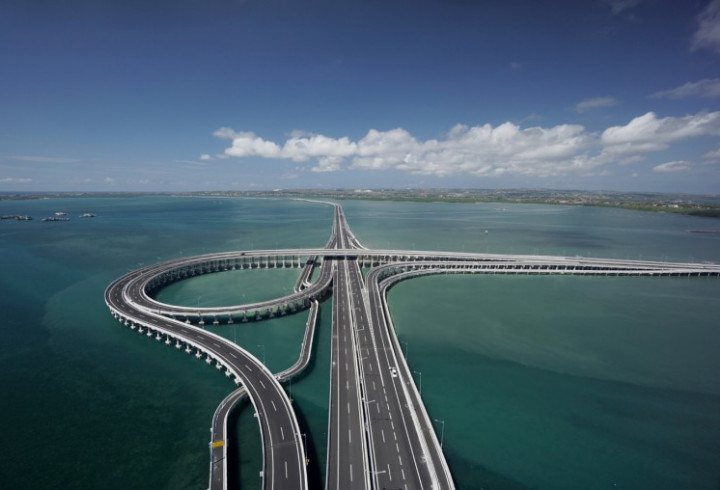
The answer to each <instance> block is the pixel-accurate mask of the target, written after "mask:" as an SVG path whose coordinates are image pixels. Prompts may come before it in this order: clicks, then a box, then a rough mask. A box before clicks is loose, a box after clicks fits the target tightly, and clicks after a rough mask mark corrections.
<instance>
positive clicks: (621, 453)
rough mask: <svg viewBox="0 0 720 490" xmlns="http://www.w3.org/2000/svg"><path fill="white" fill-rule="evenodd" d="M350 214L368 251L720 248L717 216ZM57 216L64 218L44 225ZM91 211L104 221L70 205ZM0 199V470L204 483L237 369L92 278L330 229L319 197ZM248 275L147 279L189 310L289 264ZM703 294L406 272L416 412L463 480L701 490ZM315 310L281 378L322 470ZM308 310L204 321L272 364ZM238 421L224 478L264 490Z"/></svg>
mask: <svg viewBox="0 0 720 490" xmlns="http://www.w3.org/2000/svg"><path fill="white" fill-rule="evenodd" d="M344 208H345V211H346V214H347V217H348V220H349V223H350V225H351V227H352V228H353V230H354V232H355V234H356V235H357V237H358V238H359V239H360V240H361V241H362V242H363V243H364V244H365V245H366V246H370V247H391V248H417V249H442V250H468V251H470V250H473V251H488V252H498V253H502V252H514V253H540V254H566V255H576V254H577V255H584V256H601V257H617V258H632V259H634V258H644V259H663V258H665V257H667V258H668V259H673V260H681V261H685V260H710V261H716V262H720V235H718V234H712V233H694V231H698V230H705V231H708V230H716V229H718V228H720V225H718V224H717V223H718V222H717V221H715V220H707V219H701V218H692V217H686V216H676V215H666V214H653V213H638V212H631V211H621V210H612V209H596V208H574V207H563V206H539V205H538V206H536V205H515V206H513V205H492V204H483V205H459V204H453V205H450V204H428V203H382V202H348V203H344ZM55 211H66V212H68V213H70V215H71V216H73V219H72V221H70V222H66V223H42V222H40V221H39V220H38V218H40V217H42V216H45V215H50V214H52V213H53V212H55ZM83 212H95V213H97V215H98V216H97V218H93V219H79V218H77V217H76V216H77V215H79V214H81V213H83ZM0 214H32V215H35V217H36V221H33V222H28V223H25V222H12V221H3V222H0V270H1V271H2V274H0V293H1V294H0V312H2V322H0V329H1V335H0V345H1V346H2V349H0V384H1V385H2V386H3V388H4V391H5V393H7V394H8V395H7V396H6V397H4V401H3V403H2V404H0V421H2V422H0V424H1V426H2V428H3V432H4V437H3V438H2V442H0V445H1V446H2V447H1V449H0V451H1V452H2V454H3V458H0V481H2V482H3V483H2V486H3V487H4V488H5V487H7V488H78V489H95V488H110V489H112V488H153V489H155V488H167V489H177V488H205V486H206V484H207V463H208V462H207V444H208V427H209V423H210V418H211V416H212V413H213V411H214V409H215V407H216V405H217V403H218V402H219V401H220V400H221V399H222V398H223V397H224V396H225V395H226V394H227V393H228V392H229V391H230V390H232V388H233V386H232V385H231V384H230V383H229V382H228V381H227V380H226V378H225V377H224V376H220V375H218V374H217V371H216V370H215V369H213V368H210V367H207V366H206V365H205V363H200V362H196V361H195V359H194V358H191V357H190V356H187V355H185V354H184V353H179V352H177V351H176V350H175V349H169V348H167V347H166V346H165V345H164V344H162V343H158V342H154V341H150V340H147V338H145V337H140V336H139V335H138V334H137V333H134V332H132V331H130V330H128V329H126V328H123V327H121V326H120V325H119V324H117V323H116V322H115V321H114V320H113V319H112V318H111V317H110V315H109V314H108V312H107V308H106V307H105V305H104V303H103V299H102V292H103V290H104V288H105V287H106V286H107V284H109V283H110V282H111V281H112V280H113V279H115V278H116V277H118V276H119V275H121V274H123V273H124V272H126V271H128V270H131V269H134V268H136V267H138V266H140V265H145V264H148V263H154V262H157V261H159V260H165V259H170V258H174V257H180V256H188V255H195V254H200V253H209V252H215V251H226V250H238V249H272V248H285V247H318V246H323V245H324V244H325V242H326V240H327V238H328V236H329V233H330V228H331V222H332V221H331V217H332V209H331V208H330V207H329V206H324V205H319V204H312V203H306V202H292V201H262V200H237V199H197V198H170V197H159V198H138V199H62V200H57V199H50V200H38V201H22V202H21V201H0ZM486 230H487V232H486ZM243 272H250V271H239V272H238V274H237V275H233V274H234V273H232V274H227V275H225V274H212V275H207V276H202V277H199V278H195V279H193V280H192V281H184V282H183V283H178V284H176V285H174V286H173V287H175V288H176V289H174V290H173V289H167V290H165V291H164V292H163V293H162V294H165V295H167V296H166V299H167V300H171V299H173V300H177V301H183V302H186V303H187V304H197V302H198V300H199V301H200V304H222V302H226V301H227V302H236V301H237V300H238V296H237V295H238V293H239V294H240V299H243V296H242V295H243V294H245V295H246V296H245V299H247V298H248V297H257V298H260V297H267V296H269V295H275V294H276V293H278V292H282V291H289V290H290V289H292V285H293V284H294V281H295V278H296V277H297V276H296V275H294V274H296V273H299V269H290V270H287V269H286V270H283V269H280V270H265V271H252V272H250V274H253V273H255V272H259V273H260V275H258V276H241V274H243ZM275 273H277V274H278V275H273V274H275ZM236 278H237V281H236ZM195 281H200V282H195ZM254 282H256V283H257V284H258V285H259V286H258V287H257V288H255V289H252V288H251V287H250V286H251V285H252V284H253V283H254ZM216 286H217V288H216ZM211 287H212V288H213V291H215V292H214V293H212V294H210V293H207V292H202V293H200V291H201V290H202V291H206V290H207V289H208V288H211ZM251 289H252V291H251ZM218 291H219V292H218ZM252 295H257V296H252ZM198 296H200V298H198ZM718 297H720V281H718V280H717V279H704V278H701V279H689V280H688V279H671V278H648V279H644V278H589V277H588V278H582V277H577V278H572V277H562V278H561V277H523V276H517V277H489V276H486V277H482V276H449V277H432V278H423V279H416V280H413V281H406V282H404V283H401V284H400V285H398V286H396V287H395V288H394V289H393V290H391V292H390V305H391V311H392V314H393V317H394V319H395V321H396V326H397V328H398V331H399V334H400V337H401V339H402V340H403V341H407V343H408V344H407V345H408V348H409V361H410V365H411V367H412V369H414V370H416V371H419V372H422V375H421V376H422V385H423V397H424V399H425V401H426V403H427V405H428V409H429V411H430V413H431V416H432V417H433V418H436V419H438V420H444V422H445V424H444V446H445V449H446V454H447V456H448V460H449V463H450V467H451V470H452V472H453V474H454V476H455V478H456V481H457V483H458V486H459V487H460V488H497V489H514V488H543V489H555V488H638V489H639V488H700V489H702V488H710V489H712V488H717V486H718V484H719V483H720V471H719V470H718V468H720V457H719V456H718V455H720V443H719V441H720V384H719V382H718V379H720V378H719V377H718V376H717V375H716V374H717V373H718V372H720V361H718V359H720V356H717V355H716V353H717V352H718V351H719V348H720V338H719V336H718V332H719V331H720V320H719V318H720V316H719V315H718V313H719V312H718V306H717V303H718V301H717V298H718ZM330 306H331V303H330V301H326V302H325V303H324V304H323V305H322V309H321V322H320V327H319V330H318V337H317V338H316V348H317V354H318V355H317V358H316V359H315V360H314V361H313V363H314V364H313V366H312V369H311V370H310V371H309V373H308V374H307V375H306V376H305V377H304V378H303V379H302V380H299V381H297V382H295V383H293V385H292V386H291V387H290V388H289V391H290V393H291V395H292V397H293V398H294V399H295V404H296V406H297V409H298V413H299V416H300V420H301V425H302V427H303V430H304V431H306V433H307V434H308V435H309V436H310V437H309V445H310V447H311V448H312V450H311V460H312V462H311V467H310V472H311V478H312V481H313V482H315V483H318V482H322V478H323V475H324V460H325V451H326V444H325V440H324V438H325V436H326V433H325V432H326V430H327V399H328V389H329V388H328V380H329V362H330V361H329V358H330V353H329V348H330V326H331V309H330ZM305 319H306V313H301V314H298V315H292V316H288V317H282V318H276V319H273V320H271V321H268V322H260V323H247V324H239V323H238V324H236V325H234V326H222V327H218V328H217V329H216V330H217V331H219V332H220V333H221V334H222V335H225V336H227V337H228V338H232V339H233V340H236V341H237V342H238V343H239V344H240V345H243V346H244V347H245V348H246V349H248V350H249V351H251V352H252V353H254V354H255V355H257V356H259V357H263V356H264V357H265V358H266V361H267V363H268V364H269V365H270V367H271V368H272V369H276V370H280V369H283V368H285V367H287V366H288V365H290V364H292V362H294V360H295V358H296V356H297V353H298V350H299V343H300V339H301V338H302V334H303V330H304V326H305ZM418 382H419V376H418ZM442 425H443V424H442V423H440V422H437V423H436V428H437V430H438V431H442ZM236 431H237V433H238V437H239V440H240V447H239V451H238V452H237V454H236V455H235V457H236V458H238V459H239V460H241V461H242V463H243V464H242V467H241V474H240V475H239V480H240V482H241V483H243V484H244V485H245V488H256V487H257V485H258V482H259V477H258V471H259V469H260V465H261V458H260V453H259V434H258V432H257V421H256V420H255V419H254V418H253V417H252V413H251V410H241V411H240V412H239V416H238V422H237V428H236Z"/></svg>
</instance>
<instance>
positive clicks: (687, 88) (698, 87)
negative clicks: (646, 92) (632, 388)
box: [650, 78, 720, 99]
mask: <svg viewBox="0 0 720 490" xmlns="http://www.w3.org/2000/svg"><path fill="white" fill-rule="evenodd" d="M718 96H720V78H705V79H703V80H699V81H697V82H688V83H686V84H684V85H681V86H679V87H676V88H673V89H670V90H663V91H660V92H655V93H654V94H652V95H651V96H650V97H653V98H668V99H682V98H684V97H709V98H712V97H718Z"/></svg>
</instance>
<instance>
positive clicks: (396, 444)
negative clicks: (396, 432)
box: [395, 442, 400, 452]
mask: <svg viewBox="0 0 720 490" xmlns="http://www.w3.org/2000/svg"><path fill="white" fill-rule="evenodd" d="M395 450H396V451H397V452H400V446H398V443H397V442H396V443H395Z"/></svg>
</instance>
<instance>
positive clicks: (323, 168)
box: [310, 157, 343, 172]
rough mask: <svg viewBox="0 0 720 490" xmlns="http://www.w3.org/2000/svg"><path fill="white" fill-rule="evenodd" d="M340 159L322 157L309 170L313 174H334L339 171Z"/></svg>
mask: <svg viewBox="0 0 720 490" xmlns="http://www.w3.org/2000/svg"><path fill="white" fill-rule="evenodd" d="M342 160H343V159H342V157H322V158H320V160H318V164H317V165H316V166H315V167H313V168H311V169H310V170H312V171H313V172H334V171H336V170H340V164H341V163H342Z"/></svg>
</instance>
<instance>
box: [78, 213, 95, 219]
mask: <svg viewBox="0 0 720 490" xmlns="http://www.w3.org/2000/svg"><path fill="white" fill-rule="evenodd" d="M95 216H97V215H96V214H95V213H83V214H81V215H80V217H81V218H94V217H95Z"/></svg>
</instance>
